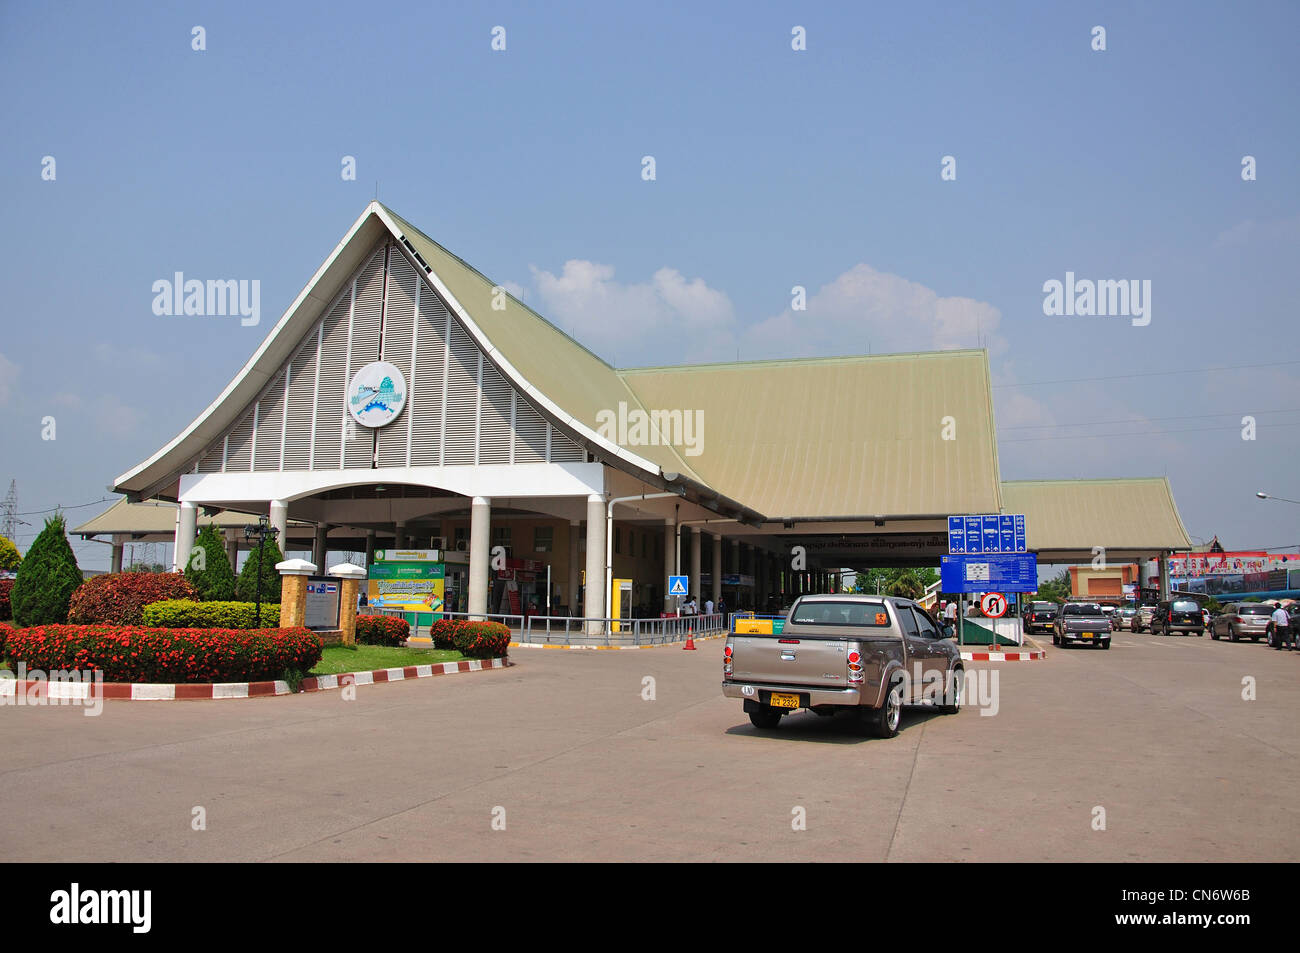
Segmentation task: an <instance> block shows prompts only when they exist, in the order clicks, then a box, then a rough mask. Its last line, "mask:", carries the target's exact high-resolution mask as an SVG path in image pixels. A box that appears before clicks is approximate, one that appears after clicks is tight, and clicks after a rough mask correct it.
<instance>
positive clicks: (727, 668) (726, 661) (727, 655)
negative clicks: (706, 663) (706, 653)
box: [722, 644, 731, 675]
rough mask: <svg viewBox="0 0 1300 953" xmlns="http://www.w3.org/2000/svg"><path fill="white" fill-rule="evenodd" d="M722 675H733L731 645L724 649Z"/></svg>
mask: <svg viewBox="0 0 1300 953" xmlns="http://www.w3.org/2000/svg"><path fill="white" fill-rule="evenodd" d="M722 674H723V675H730V674H731V645H730V644H728V645H724V646H723V647H722Z"/></svg>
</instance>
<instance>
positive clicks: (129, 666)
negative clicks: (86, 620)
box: [5, 625, 323, 682]
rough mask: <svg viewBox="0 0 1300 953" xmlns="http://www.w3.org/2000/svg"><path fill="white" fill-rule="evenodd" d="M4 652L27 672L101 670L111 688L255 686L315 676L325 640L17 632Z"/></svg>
mask: <svg viewBox="0 0 1300 953" xmlns="http://www.w3.org/2000/svg"><path fill="white" fill-rule="evenodd" d="M5 634H6V636H7V640H6V644H5V653H6V654H7V655H8V656H9V657H10V658H11V659H12V660H13V661H14V662H23V663H25V664H26V666H27V668H28V670H35V669H39V670H41V671H45V672H53V671H59V670H78V671H99V672H103V673H104V680H105V681H109V682H244V681H248V682H254V681H270V680H274V679H279V678H284V677H285V674H286V673H299V674H303V673H306V672H310V671H311V669H312V668H313V666H315V665H316V663H318V662H319V661H320V658H321V650H322V648H323V646H322V645H321V640H320V639H319V638H318V637H317V636H316V634H315V633H313V632H311V631H309V630H307V629H148V628H144V627H141V626H108V625H39V626H32V627H30V628H27V629H10V630H9V631H8V632H7V633H5Z"/></svg>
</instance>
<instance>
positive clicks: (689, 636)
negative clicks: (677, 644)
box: [682, 622, 695, 652]
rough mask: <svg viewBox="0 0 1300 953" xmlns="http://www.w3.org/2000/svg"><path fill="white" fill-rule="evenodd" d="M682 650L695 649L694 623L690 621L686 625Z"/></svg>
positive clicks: (689, 650) (690, 650)
mask: <svg viewBox="0 0 1300 953" xmlns="http://www.w3.org/2000/svg"><path fill="white" fill-rule="evenodd" d="M682 651H683V652H694V651H695V623H694V622H692V623H690V624H689V625H688V626H687V627H686V644H685V645H683V646H682Z"/></svg>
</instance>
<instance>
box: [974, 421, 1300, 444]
mask: <svg viewBox="0 0 1300 953" xmlns="http://www.w3.org/2000/svg"><path fill="white" fill-rule="evenodd" d="M1269 426H1270V427H1300V421H1297V422H1296V423H1290V424H1269ZM1240 429H1241V428H1240V427H1238V426H1237V425H1235V424H1234V425H1232V426H1231V427H1184V428H1182V429H1179V430H1126V431H1122V432H1120V433H1063V434H1056V435H1054V436H1050V437H1013V438H1011V439H1010V440H999V441H998V443H1036V442H1037V441H1040V440H1096V439H1098V438H1100V437H1154V436H1156V435H1158V434H1167V433H1210V432H1212V431H1215V430H1219V431H1223V430H1240Z"/></svg>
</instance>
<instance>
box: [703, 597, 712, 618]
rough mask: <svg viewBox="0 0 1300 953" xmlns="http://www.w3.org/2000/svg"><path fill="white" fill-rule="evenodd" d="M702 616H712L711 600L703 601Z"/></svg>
mask: <svg viewBox="0 0 1300 953" xmlns="http://www.w3.org/2000/svg"><path fill="white" fill-rule="evenodd" d="M704 614H705V615H713V600H712V599H705V600H704Z"/></svg>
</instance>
